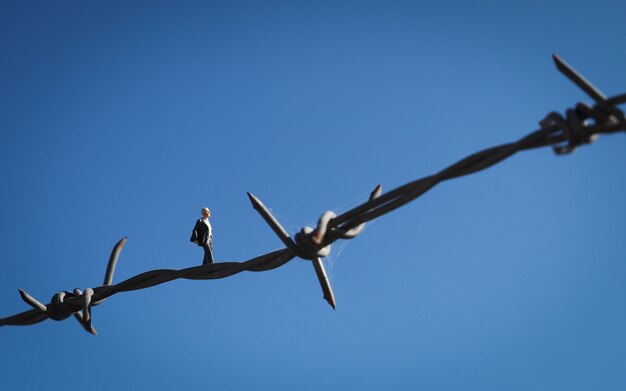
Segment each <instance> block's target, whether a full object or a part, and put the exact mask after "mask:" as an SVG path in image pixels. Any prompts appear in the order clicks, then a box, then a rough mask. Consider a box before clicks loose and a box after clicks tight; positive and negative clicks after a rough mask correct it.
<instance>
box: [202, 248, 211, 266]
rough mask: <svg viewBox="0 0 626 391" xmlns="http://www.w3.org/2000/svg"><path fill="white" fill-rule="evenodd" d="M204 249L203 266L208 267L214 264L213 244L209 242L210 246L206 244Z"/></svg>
mask: <svg viewBox="0 0 626 391" xmlns="http://www.w3.org/2000/svg"><path fill="white" fill-rule="evenodd" d="M202 248H203V249H204V259H203V260H202V264H203V265H208V264H210V263H213V243H211V242H209V244H205V245H203V246H202Z"/></svg>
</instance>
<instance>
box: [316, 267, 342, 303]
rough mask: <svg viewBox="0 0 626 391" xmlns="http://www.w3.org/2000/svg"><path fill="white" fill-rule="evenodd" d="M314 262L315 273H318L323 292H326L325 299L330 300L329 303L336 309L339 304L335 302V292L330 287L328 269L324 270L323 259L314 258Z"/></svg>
mask: <svg viewBox="0 0 626 391" xmlns="http://www.w3.org/2000/svg"><path fill="white" fill-rule="evenodd" d="M312 263H313V267H314V268H315V274H317V280H318V281H319V282H320V286H321V287H322V292H324V299H325V300H326V301H327V302H328V304H330V306H331V307H333V309H336V308H337V305H336V303H335V294H334V293H333V289H332V288H331V287H330V281H329V280H328V276H327V275H326V270H324V264H323V263H322V259H321V258H315V259H313V260H312Z"/></svg>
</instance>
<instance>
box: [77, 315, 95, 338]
mask: <svg viewBox="0 0 626 391" xmlns="http://www.w3.org/2000/svg"><path fill="white" fill-rule="evenodd" d="M73 315H74V318H75V319H76V320H77V321H78V323H80V325H81V326H82V327H83V328H84V329H85V331H86V332H88V333H90V334H93V335H98V332H97V331H96V329H95V328H94V327H93V325H92V324H91V323H90V324H87V323H86V322H85V320H84V319H83V315H82V314H81V313H80V312H74V314H73Z"/></svg>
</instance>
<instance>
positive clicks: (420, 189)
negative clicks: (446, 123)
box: [0, 55, 626, 334]
mask: <svg viewBox="0 0 626 391" xmlns="http://www.w3.org/2000/svg"><path fill="white" fill-rule="evenodd" d="M553 58H554V62H555V64H556V67H557V69H558V70H559V71H561V72H562V73H563V74H564V75H565V76H566V77H567V78H569V79H570V80H571V81H572V82H574V83H575V84H576V85H577V86H578V87H580V88H581V89H582V90H583V91H584V92H585V93H586V94H587V95H589V96H590V97H591V98H592V99H593V100H594V101H595V104H594V105H592V106H590V105H588V104H585V103H578V104H577V105H576V106H575V108H572V109H567V110H566V112H565V116H563V115H562V114H560V113H558V112H552V113H550V114H548V115H547V116H546V117H545V118H544V119H543V120H542V121H540V126H541V127H540V129H538V130H536V131H534V132H532V133H530V134H529V135H527V136H525V137H523V138H522V139H520V140H518V141H516V142H513V143H509V144H503V145H500V146H496V147H492V148H488V149H486V150H484V151H481V152H477V153H475V154H473V155H470V156H468V157H466V158H464V159H462V160H461V161H459V162H457V163H455V164H453V165H451V166H449V167H447V168H445V169H443V170H442V171H440V172H438V173H436V174H434V175H430V176H427V177H424V178H421V179H418V180H416V181H413V182H411V183H408V184H405V185H403V186H401V187H398V188H396V189H394V190H392V191H390V192H388V193H385V194H381V193H382V188H381V187H380V185H379V186H377V187H376V188H375V189H374V191H373V192H372V193H371V195H370V198H369V200H368V201H367V202H365V203H363V204H361V205H359V206H357V207H355V208H353V209H351V210H349V211H347V212H345V213H343V214H341V215H339V216H335V215H334V214H333V213H332V212H325V213H324V214H322V216H321V217H320V219H319V221H318V223H317V227H316V228H315V229H313V228H310V227H304V228H302V230H301V231H300V232H299V233H298V234H296V235H295V238H294V239H292V238H291V237H290V236H289V234H288V233H287V232H286V231H285V230H284V228H283V227H282V226H281V224H280V223H279V222H278V220H277V219H276V218H275V217H274V216H273V215H272V213H271V212H270V211H269V209H268V208H267V207H265V205H263V203H262V202H261V201H260V200H259V199H258V198H257V197H255V196H254V195H252V194H250V193H248V197H249V198H250V201H251V203H252V206H253V207H254V209H256V210H257V211H258V212H259V214H260V215H261V217H262V218H263V220H265V222H266V223H267V224H268V225H269V226H270V228H271V229H272V231H274V233H275V234H276V235H277V236H278V238H279V239H280V240H281V241H282V242H283V244H284V245H285V246H286V248H284V249H282V250H278V251H274V252H271V253H268V254H264V255H260V256H258V257H255V258H253V259H250V260H248V261H244V262H220V263H214V264H208V265H203V266H196V267H191V268H187V269H181V270H172V269H160V270H152V271H147V272H145V273H141V274H139V275H137V276H134V277H131V278H129V279H127V280H125V281H122V282H120V283H118V284H112V282H113V274H114V272H115V266H116V264H117V260H118V258H119V255H120V252H121V250H122V248H123V246H124V244H125V243H126V238H123V239H122V240H120V241H119V242H118V243H117V244H116V245H115V247H114V248H113V251H112V253H111V256H110V258H109V263H108V266H107V270H106V273H105V277H104V283H103V285H102V286H99V287H95V288H86V289H85V290H84V292H83V291H81V290H80V289H75V290H74V291H72V292H70V291H62V292H59V293H57V294H56V295H54V296H53V297H52V299H51V300H50V303H49V304H47V305H44V304H42V303H41V302H40V301H38V300H37V299H35V298H34V297H32V296H31V295H29V294H28V293H26V292H25V291H23V290H22V289H20V290H19V293H20V296H21V297H22V299H23V300H24V301H25V302H26V303H27V304H28V305H30V306H31V307H33V309H31V310H28V311H25V312H22V313H20V314H16V315H13V316H9V317H6V318H3V319H0V326H7V325H14V326H24V325H30V324H34V323H38V322H42V321H44V320H46V319H53V320H63V319H66V318H68V317H69V316H71V315H73V316H74V317H75V318H76V319H77V320H78V321H79V323H80V324H81V326H82V327H83V328H84V329H85V330H86V331H87V332H89V333H92V334H96V330H95V328H94V327H93V326H92V307H93V306H95V305H98V304H100V303H102V302H103V301H104V300H105V299H106V298H108V297H110V296H112V295H114V294H116V293H120V292H128V291H133V290H138V289H146V288H149V287H152V286H155V285H159V284H163V283H166V282H168V281H172V280H176V279H180V278H182V279H191V280H209V279H218V278H226V277H229V276H232V275H234V274H237V273H240V272H243V271H253V272H262V271H268V270H271V269H275V268H278V267H280V266H282V265H284V264H286V263H287V262H289V261H290V260H292V259H293V258H295V257H299V258H302V259H305V260H309V261H311V262H312V263H313V267H314V270H315V273H316V276H317V279H318V281H319V283H320V286H321V288H322V292H323V294H324V299H326V301H327V302H328V303H329V304H330V305H331V306H332V307H333V308H335V306H336V303H335V297H334V294H333V291H332V288H331V286H330V282H329V280H328V277H327V275H326V271H325V270H324V265H323V263H322V258H323V257H325V256H327V255H328V254H329V252H330V248H331V245H332V243H334V242H335V241H337V240H339V239H352V238H354V237H356V236H357V235H358V234H359V233H361V231H362V230H363V226H364V224H365V223H366V222H368V221H370V220H373V219H375V218H377V217H380V216H382V215H384V214H387V213H389V212H391V211H393V210H395V209H397V208H399V207H401V206H403V205H405V204H406V203H408V202H411V201H413V200H414V199H416V198H417V197H419V196H421V195H422V194H424V193H425V192H427V191H428V190H430V189H431V188H433V187H434V186H435V185H437V184H438V183H439V182H442V181H445V180H448V179H452V178H457V177H460V176H464V175H469V174H473V173H475V172H477V171H481V170H484V169H486V168H488V167H491V166H492V165H494V164H496V163H499V162H500V161H502V160H504V159H506V158H508V157H510V156H512V155H514V154H515V153H517V152H519V151H524V150H527V149H534V148H540V147H545V146H552V147H553V149H554V151H555V153H557V154H559V155H563V154H569V153H572V152H573V151H574V150H575V149H576V148H578V147H579V146H580V145H582V144H589V143H591V142H593V141H594V140H595V139H596V138H597V136H598V135H600V134H610V133H616V132H621V131H626V117H625V116H624V112H623V111H622V110H620V109H619V108H618V105H620V104H623V103H626V94H622V95H617V96H614V97H610V98H607V97H605V96H604V94H602V92H600V91H599V90H598V89H597V88H596V87H594V86H593V85H592V84H591V83H589V82H588V81H587V80H586V79H585V78H584V77H583V76H581V75H580V74H579V73H578V72H576V71H575V70H574V69H573V68H571V67H570V66H569V65H568V64H566V63H565V62H564V61H563V60H562V59H560V58H559V57H558V56H557V55H554V57H553Z"/></svg>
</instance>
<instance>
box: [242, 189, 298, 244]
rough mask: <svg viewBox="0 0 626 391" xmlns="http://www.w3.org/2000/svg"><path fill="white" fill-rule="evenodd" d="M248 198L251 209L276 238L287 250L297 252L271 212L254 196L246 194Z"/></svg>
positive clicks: (292, 242)
mask: <svg viewBox="0 0 626 391" xmlns="http://www.w3.org/2000/svg"><path fill="white" fill-rule="evenodd" d="M247 194H248V198H250V202H252V207H253V208H254V209H255V210H256V211H257V212H259V214H260V215H261V217H263V220H265V222H266V223H267V225H269V226H270V228H271V229H272V231H274V233H275V234H276V235H277V236H278V238H279V239H280V240H281V241H282V242H283V243H284V244H285V246H287V248H289V249H290V250H292V251H294V252H297V246H296V244H295V243H294V241H293V240H292V239H291V237H290V236H289V234H288V233H287V231H285V229H284V228H283V227H282V225H280V223H279V222H278V220H277V219H276V218H275V217H274V216H273V215H272V212H270V211H269V209H267V207H266V206H265V205H263V203H262V202H261V200H259V199H258V198H257V197H256V196H255V195H254V194H252V193H250V192H248V193H247Z"/></svg>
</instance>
